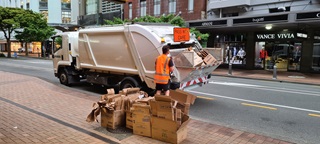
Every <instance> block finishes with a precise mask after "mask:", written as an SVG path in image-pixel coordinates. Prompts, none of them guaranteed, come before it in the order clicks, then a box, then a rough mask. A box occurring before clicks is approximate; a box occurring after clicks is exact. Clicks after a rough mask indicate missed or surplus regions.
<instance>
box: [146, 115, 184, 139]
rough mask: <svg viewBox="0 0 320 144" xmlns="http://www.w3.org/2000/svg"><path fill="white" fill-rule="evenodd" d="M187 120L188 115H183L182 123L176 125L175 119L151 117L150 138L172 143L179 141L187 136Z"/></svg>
mask: <svg viewBox="0 0 320 144" xmlns="http://www.w3.org/2000/svg"><path fill="white" fill-rule="evenodd" d="M189 122H190V119H189V117H188V116H185V117H184V119H183V123H182V125H181V126H180V127H178V125H177V123H176V122H175V121H170V120H166V119H162V118H158V117H152V118H151V125H152V138H153V139H157V140H160V141H164V142H169V143H174V144H177V143H181V142H182V141H183V140H185V139H186V138H187V133H188V130H187V125H188V123H189Z"/></svg>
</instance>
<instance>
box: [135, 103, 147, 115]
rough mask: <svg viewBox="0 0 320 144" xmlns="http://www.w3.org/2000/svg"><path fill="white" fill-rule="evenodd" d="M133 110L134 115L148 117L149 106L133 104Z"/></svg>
mask: <svg viewBox="0 0 320 144" xmlns="http://www.w3.org/2000/svg"><path fill="white" fill-rule="evenodd" d="M133 108H134V109H133V113H135V114H142V115H150V106H149V105H144V104H139V103H135V104H133Z"/></svg>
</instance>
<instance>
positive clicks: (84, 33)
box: [52, 24, 221, 90]
mask: <svg viewBox="0 0 320 144" xmlns="http://www.w3.org/2000/svg"><path fill="white" fill-rule="evenodd" d="M57 37H61V39H62V42H60V44H57V43H55V44H53V50H54V54H53V65H54V75H55V76H56V77H57V78H59V80H60V83H61V84H64V85H70V84H72V83H76V82H79V81H80V80H81V79H85V80H86V81H87V82H88V83H91V84H97V85H102V86H106V87H118V88H119V89H120V90H121V89H123V88H128V87H141V88H142V89H150V90H152V89H154V88H155V83H154V74H155V60H156V58H157V56H159V55H161V54H162V47H163V46H164V45H169V46H170V54H171V57H172V58H173V63H174V64H175V68H174V71H173V73H172V76H173V77H172V84H171V88H172V89H176V88H179V89H186V88H191V87H194V86H201V85H203V84H205V83H206V82H207V81H208V79H209V78H210V74H211V73H212V71H213V70H215V69H216V68H217V67H218V66H219V65H220V64H221V61H220V60H217V59H215V58H214V57H213V56H212V55H211V54H210V52H209V51H205V50H203V49H202V48H201V45H200V44H199V42H198V41H197V39H196V38H195V36H194V35H193V34H190V32H189V29H187V28H179V27H176V26H172V25H160V24H145V25H144V24H127V25H121V26H105V27H97V28H86V29H80V30H78V31H75V32H64V33H60V34H57V35H55V36H53V37H52V38H53V40H54V41H55V39H57Z"/></svg>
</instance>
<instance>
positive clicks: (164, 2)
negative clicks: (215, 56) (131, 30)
mask: <svg viewBox="0 0 320 144" xmlns="http://www.w3.org/2000/svg"><path fill="white" fill-rule="evenodd" d="M146 1H147V15H151V16H154V12H153V10H154V0H146ZM129 3H132V18H135V17H140V0H128V2H127V3H125V4H124V18H125V19H129ZM168 9H169V0H161V12H160V14H168V12H169V10H168ZM179 11H181V17H183V18H184V20H186V21H189V20H199V19H201V11H206V0H194V9H193V11H192V12H189V11H188V0H177V1H176V14H178V13H179Z"/></svg>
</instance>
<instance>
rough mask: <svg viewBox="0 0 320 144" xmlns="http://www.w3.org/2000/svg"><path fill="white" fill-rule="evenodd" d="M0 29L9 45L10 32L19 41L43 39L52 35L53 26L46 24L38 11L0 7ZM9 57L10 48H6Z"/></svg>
mask: <svg viewBox="0 0 320 144" xmlns="http://www.w3.org/2000/svg"><path fill="white" fill-rule="evenodd" d="M0 30H1V31H2V32H3V33H4V35H5V38H6V39H7V43H8V47H11V45H10V44H11V40H10V38H11V34H12V32H13V31H15V32H16V34H17V35H16V36H15V37H16V39H18V40H19V41H21V42H32V41H44V40H45V39H48V38H49V37H50V36H51V35H53V34H54V33H55V32H54V28H52V27H49V26H48V25H47V21H46V19H45V18H44V17H43V15H41V14H39V13H34V12H33V11H30V10H24V9H20V8H10V7H5V8H4V7H0ZM8 57H11V49H10V48H9V49H8Z"/></svg>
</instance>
